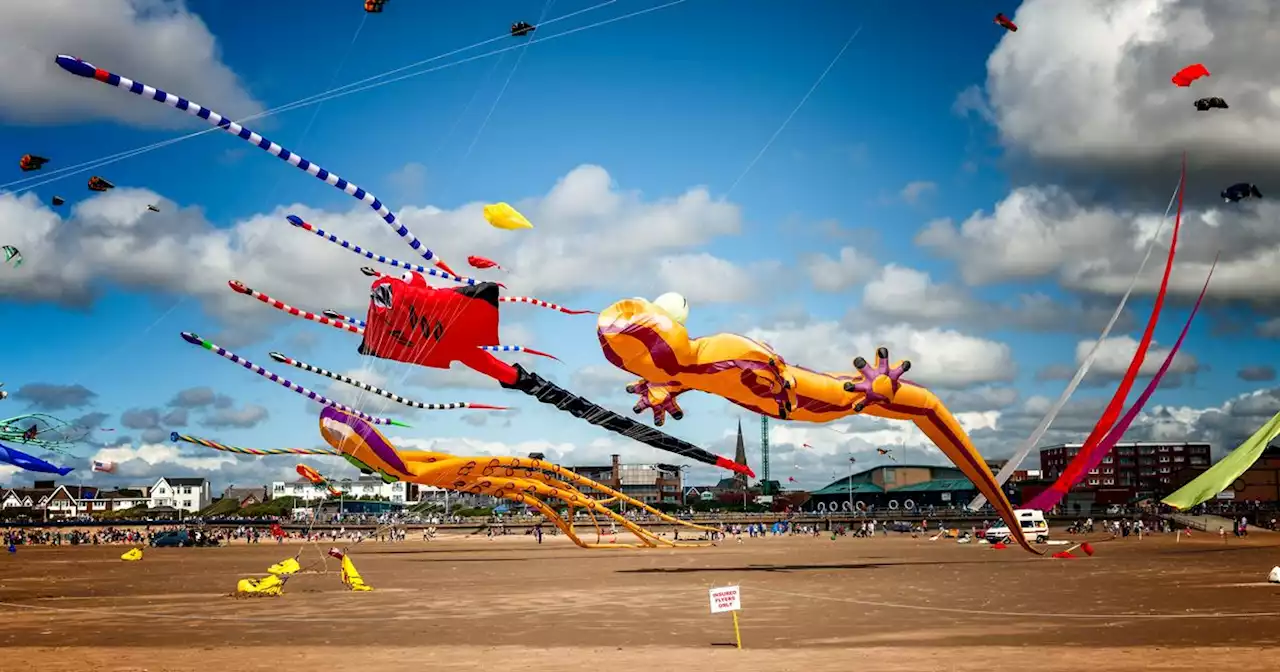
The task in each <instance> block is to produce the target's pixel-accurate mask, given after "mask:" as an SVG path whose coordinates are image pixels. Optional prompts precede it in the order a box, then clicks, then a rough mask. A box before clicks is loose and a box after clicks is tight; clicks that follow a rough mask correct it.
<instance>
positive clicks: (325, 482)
mask: <svg viewBox="0 0 1280 672" xmlns="http://www.w3.org/2000/svg"><path fill="white" fill-rule="evenodd" d="M298 475H299V476H301V477H303V478H305V479H307V480H308V481H311V483H312V484H313V485H315V486H316V487H317V488H321V489H323V490H328V491H329V496H330V497H341V496H342V491H341V490H339V489H338V488H336V487H334V485H333V483H332V482H330V481H329V479H327V478H325V477H324V476H321V475H320V472H318V471H316V470H315V469H312V468H311V467H308V466H307V465H305V464H299V465H298Z"/></svg>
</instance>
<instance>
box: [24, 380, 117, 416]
mask: <svg viewBox="0 0 1280 672" xmlns="http://www.w3.org/2000/svg"><path fill="white" fill-rule="evenodd" d="M97 396H98V393H97V392H94V391H93V390H90V389H89V388H87V387H85V386H84V385H81V384H79V383H76V384H74V385H55V384H52V383H27V384H26V385H23V386H22V387H19V388H18V389H17V390H16V391H15V392H14V393H13V398H14V399H17V400H20V401H25V402H27V403H28V404H31V406H32V407H33V408H36V409H39V410H42V411H61V410H64V409H68V408H82V407H84V406H88V405H89V404H91V403H93V400H94V399H95V398H96V397H97Z"/></svg>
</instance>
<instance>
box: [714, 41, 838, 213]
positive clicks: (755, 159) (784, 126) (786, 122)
mask: <svg viewBox="0 0 1280 672" xmlns="http://www.w3.org/2000/svg"><path fill="white" fill-rule="evenodd" d="M861 32H862V26H861V25H859V26H858V28H857V30H855V31H853V34H852V35H850V36H849V39H847V40H845V43H844V46H843V47H840V51H839V52H838V53H837V54H836V57H835V58H833V59H831V62H830V63H828V64H827V67H826V69H825V70H823V71H822V74H821V75H819V76H818V79H817V80H815V81H814V82H813V86H811V87H809V90H808V91H807V92H806V93H805V94H804V97H803V98H801V99H800V102H799V103H798V104H797V105H796V106H795V107H794V108H793V109H792V110H791V114H788V115H787V118H786V119H784V120H783V122H782V125H781V126H779V127H778V130H776V131H774V132H773V135H771V136H769V140H768V141H767V142H765V143H764V146H763V147H761V148H760V151H758V152H756V155H755V156H754V157H752V159H751V161H750V162H749V163H748V164H747V167H746V168H744V169H743V170H742V173H741V174H740V175H738V179H736V180H734V181H733V184H732V185H730V187H729V191H727V192H725V195H724V198H725V199H728V198H729V196H731V195H733V192H734V191H735V190H737V188H738V185H739V184H742V180H743V179H745V178H746V177H747V174H748V173H750V172H751V169H752V168H755V167H756V164H757V163H759V161H760V159H761V158H763V157H764V155H765V152H768V151H769V148H770V147H772V146H773V143H774V141H775V140H777V139H778V136H780V135H782V132H783V131H785V130H787V126H789V125H790V124H791V120H792V119H794V118H795V116H796V115H797V114H799V112H800V108H802V107H804V105H805V103H807V102H809V97H810V96H812V95H813V92H814V91H817V90H818V87H819V86H822V82H823V80H825V79H826V78H827V74H828V73H830V72H831V70H832V68H834V67H836V64H837V63H839V62H840V59H841V57H843V56H844V52H846V51H848V50H849V46H850V45H852V44H853V41H854V40H855V39H857V37H858V34H859V33H861Z"/></svg>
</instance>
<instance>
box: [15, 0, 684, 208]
mask: <svg viewBox="0 0 1280 672" xmlns="http://www.w3.org/2000/svg"><path fill="white" fill-rule="evenodd" d="M617 1H618V0H605V1H604V2H601V3H598V4H595V5H592V6H591V7H587V8H585V9H580V10H577V11H575V12H570V13H568V14H565V15H563V16H559V17H556V18H554V19H549V20H547V21H546V22H545V23H544V24H543V25H544V26H549V25H552V24H554V23H558V22H560V21H564V20H567V19H570V18H573V17H575V16H578V15H579V14H585V13H587V12H592V11H595V10H597V9H601V8H603V7H607V6H609V5H612V4H613V3H615V2H617ZM684 1H685V0H678V1H677V2H672V3H667V4H666V5H661V6H659V7H653V8H649V9H647V10H643V11H640V12H632V13H631V14H626V15H623V16H621V17H616V18H614V19H609V20H607V21H599V22H596V23H593V24H588V25H587V26H582V27H579V28H574V29H572V30H568V31H565V32H562V33H557V34H555V35H552V36H551V37H547V38H544V39H543V40H542V42H547V41H549V40H553V39H556V38H559V37H565V36H568V35H571V34H573V33H578V32H582V31H584V30H590V29H592V28H597V27H600V26H604V25H607V24H610V23H614V22H616V21H620V20H623V19H627V18H631V17H634V16H639V15H641V14H647V13H649V12H650V11H655V10H657V9H664V8H666V7H669V6H671V5H673V4H680V3H681V2H684ZM509 35H510V33H503V34H502V35H499V36H497V37H492V38H489V39H487V40H483V41H480V42H477V43H475V44H472V45H469V46H466V47H461V48H459V49H454V50H453V51H449V52H446V53H443V54H440V55H438V56H432V57H431V58H427V59H423V60H421V61H416V62H414V63H410V64H408V65H403V66H400V67H398V68H393V69H391V70H387V71H385V72H382V73H379V74H377V75H372V76H370V77H366V78H364V79H360V80H357V81H354V82H350V83H348V84H344V85H342V86H339V87H337V88H335V89H332V90H329V91H322V92H320V93H315V94H312V95H309V96H306V97H303V98H299V99H298V100H295V101H293V102H291V103H285V104H284V105H279V106H277V107H274V108H271V109H269V110H265V111H263V112H259V113H257V114H253V115H250V116H247V117H244V118H243V119H241V120H238V121H252V120H254V119H260V118H263V117H269V116H273V115H276V114H279V113H281V112H287V111H290V110H294V109H298V108H300V107H306V106H308V105H313V104H316V103H320V102H324V101H327V100H332V99H333V98H337V97H340V96H341V95H346V93H340V92H343V91H347V93H358V92H360V91H365V90H367V89H369V88H375V87H377V86H382V85H384V84H390V83H393V82H398V81H402V80H404V79H408V78H409V77H417V76H419V75H424V74H428V73H431V72H437V71H439V70H444V69H447V68H452V67H455V66H458V65H463V64H465V63H470V62H471V61H475V60H478V59H480V58H487V57H489V56H495V55H498V54H502V53H506V52H508V51H511V50H513V49H520V48H522V47H524V46H526V45H516V46H513V47H505V48H502V49H496V50H492V51H489V52H485V53H483V54H479V55H478V56H471V57H468V58H464V59H461V60H458V61H454V62H452V63H446V64H445V65H443V66H439V67H433V68H428V69H426V70H421V71H418V72H415V73H410V74H409V75H408V76H401V77H396V78H393V79H391V80H388V81H386V82H377V80H380V79H383V78H385V77H388V76H390V75H392V74H395V73H397V72H403V71H404V70H409V69H411V68H415V67H418V66H420V65H426V64H428V63H433V62H435V61H439V60H442V59H445V58H448V57H450V56H455V55H457V54H460V53H463V52H467V51H471V50H473V49H477V48H479V47H482V46H485V45H488V44H492V43H494V42H498V41H501V40H504V39H507V38H508V36H509ZM369 82H374V84H373V86H362V85H365V84H368V83H369ZM353 87H359V88H358V89H357V90H353V91H348V89H352V88H353ZM214 130H216V129H209V128H206V129H202V130H199V131H195V132H193V133H188V134H186V135H183V136H179V137H177V138H171V139H169V140H162V141H160V142H156V143H152V144H150V145H145V146H143V147H138V148H135V149H131V150H126V151H124V152H118V153H116V154H111V155H108V156H106V157H101V158H98V159H92V160H90V161H86V162H81V163H79V164H76V165H73V166H67V167H65V168H58V169H54V170H51V171H47V172H45V173H44V174H43V175H40V176H32V177H28V178H22V179H18V180H14V181H12V182H8V183H5V184H0V190H3V189H8V188H9V187H13V186H16V185H19V184H25V183H27V182H31V181H36V180H39V182H38V183H36V184H31V185H28V186H26V187H23V188H21V189H18V190H16V192H15V193H18V192H22V191H27V190H30V189H34V188H35V187H38V186H41V185H44V184H48V183H50V182H53V181H57V180H61V179H64V178H66V177H70V176H72V175H78V174H80V173H84V172H88V171H90V170H93V169H94V168H100V167H102V166H105V165H108V164H111V163H116V162H117V161H123V160H125V159H129V158H132V157H134V156H138V155H139V154H145V153H147V152H150V151H153V150H156V149H160V148H163V147H167V146H169V145H172V144H175V143H178V142H182V141H184V140H189V139H191V138H194V137H196V136H199V135H204V134H206V133H211V132H213V131H214ZM63 173H66V174H63ZM0 193H3V192H0Z"/></svg>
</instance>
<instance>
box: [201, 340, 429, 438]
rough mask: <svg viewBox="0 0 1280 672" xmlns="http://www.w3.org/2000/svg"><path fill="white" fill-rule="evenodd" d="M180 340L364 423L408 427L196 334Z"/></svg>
mask: <svg viewBox="0 0 1280 672" xmlns="http://www.w3.org/2000/svg"><path fill="white" fill-rule="evenodd" d="M182 339H183V340H185V341H186V342H188V343H190V344H192V345H198V346H200V347H202V348H204V349H205V350H209V351H211V352H213V353H215V354H217V355H218V356H220V357H223V358H225V359H229V360H231V361H232V362H234V363H236V364H239V365H240V366H243V367H244V368H246V369H249V370H250V371H252V372H254V373H256V374H258V375H259V376H262V377H263V378H266V379H267V380H270V381H271V382H273V383H277V384H279V385H281V386H283V387H287V388H289V389H290V390H293V391H294V392H297V393H298V394H301V395H302V396H304V397H306V398H308V399H310V400H312V401H314V402H316V403H318V404H321V405H323V406H332V407H333V408H336V409H338V410H340V411H342V412H344V413H350V414H351V415H354V416H356V417H358V418H361V419H363V420H364V421H365V422H371V423H373V424H375V425H395V426H397V427H408V425H406V424H404V423H402V422H398V421H396V420H392V419H390V418H375V417H374V416H372V415H369V414H368V413H363V412H361V411H357V410H356V409H354V408H351V407H350V406H347V405H345V404H340V403H338V402H336V401H334V400H332V399H330V398H328V397H326V396H324V395H322V394H320V393H318V392H314V391H312V390H308V389H307V388H305V387H303V386H301V385H299V384H297V383H295V382H293V381H290V380H288V379H286V378H281V377H280V376H277V375H276V374H274V373H271V372H270V371H268V370H266V369H264V368H262V367H261V366H258V365H257V364H254V363H253V362H251V361H249V360H247V359H245V358H243V357H241V356H240V355H237V354H236V353H234V352H231V351H230V350H227V349H226V348H223V347H222V346H220V345H218V344H217V343H212V342H210V341H206V340H205V339H203V338H200V337H199V336H197V335H196V334H193V333H191V332H189V331H184V332H182Z"/></svg>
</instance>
